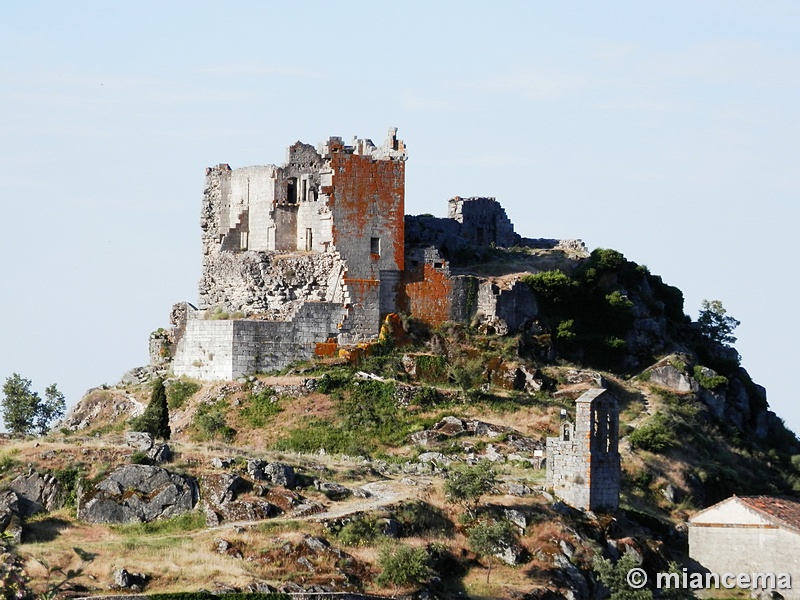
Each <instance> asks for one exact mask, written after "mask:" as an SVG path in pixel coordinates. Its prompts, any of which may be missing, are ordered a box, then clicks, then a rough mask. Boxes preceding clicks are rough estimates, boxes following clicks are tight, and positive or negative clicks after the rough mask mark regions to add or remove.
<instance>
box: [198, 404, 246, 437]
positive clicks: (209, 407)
mask: <svg viewBox="0 0 800 600" xmlns="http://www.w3.org/2000/svg"><path fill="white" fill-rule="evenodd" d="M226 409H227V406H226V404H225V401H224V400H217V401H216V402H212V403H207V404H201V405H200V406H198V407H197V412H195V414H194V419H193V420H192V426H193V427H194V429H195V432H196V434H197V437H198V438H199V439H200V440H215V439H220V440H222V441H224V442H229V441H231V440H232V439H233V438H234V436H235V435H236V430H235V429H233V428H232V427H229V426H228V421H227V418H226V414H225V413H226V412H227V411H226Z"/></svg>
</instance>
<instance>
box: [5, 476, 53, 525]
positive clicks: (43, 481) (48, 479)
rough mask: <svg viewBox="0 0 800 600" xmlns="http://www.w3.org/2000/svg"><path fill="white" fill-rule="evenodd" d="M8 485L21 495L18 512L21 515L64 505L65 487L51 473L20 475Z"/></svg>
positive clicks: (27, 515)
mask: <svg viewBox="0 0 800 600" xmlns="http://www.w3.org/2000/svg"><path fill="white" fill-rule="evenodd" d="M8 487H9V489H11V490H12V491H14V492H16V494H17V496H18V497H19V509H18V514H19V515H20V516H21V517H30V516H31V515H35V514H36V513H39V512H42V511H50V510H56V509H59V508H61V507H62V506H64V488H63V487H62V486H61V484H60V483H59V482H58V480H57V479H56V478H55V477H53V476H52V475H50V474H45V475H40V474H39V473H31V474H29V475H20V476H19V477H17V478H16V479H14V481H12V482H11V484H10V485H9V486H8Z"/></svg>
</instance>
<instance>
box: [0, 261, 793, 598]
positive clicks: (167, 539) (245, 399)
mask: <svg viewBox="0 0 800 600" xmlns="http://www.w3.org/2000/svg"><path fill="white" fill-rule="evenodd" d="M456 250H457V251H456ZM563 252H564V251H563V250H558V249H547V250H542V249H534V248H514V249H501V248H472V249H470V248H464V247H460V248H457V249H455V248H454V249H453V250H452V252H451V254H449V257H448V260H449V268H450V269H451V270H452V272H453V273H458V274H464V275H467V276H469V275H472V276H481V277H487V278H493V281H495V282H497V283H498V284H501V283H502V279H503V277H505V276H506V275H508V274H509V273H514V280H515V282H516V285H524V286H525V287H526V291H525V292H518V293H519V294H523V293H524V294H529V295H530V298H531V299H532V300H533V302H535V305H536V307H537V308H536V314H535V316H533V317H530V318H527V319H525V320H524V321H523V322H520V323H518V324H516V326H515V327H514V328H513V329H508V330H506V329H502V327H500V329H501V330H500V331H499V330H498V327H499V326H500V324H499V323H498V322H490V321H488V320H486V319H483V318H481V317H478V318H474V319H473V320H472V322H471V323H457V322H452V321H445V322H443V323H442V324H440V325H438V326H431V325H430V324H428V323H426V322H423V321H420V320H418V319H415V318H414V316H413V315H410V316H402V315H401V316H392V317H391V318H389V319H387V320H386V321H385V322H384V325H383V328H382V332H381V335H380V337H379V338H378V340H377V341H376V342H374V343H372V344H366V345H361V346H359V347H358V348H351V349H348V348H345V347H341V348H339V349H338V350H339V351H337V352H336V353H335V354H334V355H332V356H318V357H316V358H313V359H309V360H306V361H301V362H298V363H295V364H293V365H292V366H291V367H289V368H287V369H285V370H283V371H282V372H280V373H264V374H260V373H259V374H253V375H248V376H243V377H239V378H237V379H236V380H231V381H210V382H208V381H206V382H204V381H199V380H192V379H189V378H186V377H176V376H175V375H174V374H172V373H171V372H170V370H169V363H168V362H167V361H154V364H153V365H150V366H148V367H142V368H139V369H134V370H133V371H131V372H130V373H128V374H126V375H125V377H124V378H123V380H122V381H121V382H120V383H119V384H117V385H115V386H111V387H105V388H97V389H93V390H91V391H90V392H89V393H88V394H87V395H86V397H85V398H84V399H83V400H82V401H81V402H80V403H79V404H78V405H77V406H76V407H75V408H74V409H73V410H72V412H71V413H70V415H69V416H68V417H67V419H66V420H65V421H64V423H63V424H62V426H61V428H60V430H59V431H58V432H53V433H51V434H50V435H49V436H47V437H46V438H44V439H38V440H6V441H4V442H3V445H2V446H0V469H2V471H0V489H2V490H4V491H2V492H0V494H1V495H0V528H3V529H5V531H6V532H7V533H9V534H12V536H14V537H15V538H16V540H17V543H18V544H19V545H18V549H19V551H20V552H21V553H22V554H23V555H26V556H30V557H32V558H35V559H38V560H43V561H46V562H47V563H48V564H51V565H53V564H62V563H63V565H64V567H65V568H66V567H67V566H68V564H67V563H69V562H70V560H71V559H70V558H69V552H68V549H69V548H72V547H75V546H77V547H80V548H82V549H83V550H84V551H87V552H90V553H92V554H94V555H96V557H95V559H94V560H93V561H92V562H91V563H89V564H87V565H85V567H84V571H83V574H82V575H81V577H78V578H76V579H75V580H74V581H73V582H71V585H72V587H73V589H74V590H75V591H76V592H78V591H80V590H84V591H90V592H99V591H103V590H107V589H109V587H116V588H127V589H131V588H132V589H144V590H146V591H148V592H157V591H180V590H193V589H199V588H205V589H212V590H217V591H221V592H224V591H233V590H243V591H248V590H250V591H254V590H258V591H267V590H273V589H278V590H282V591H285V592H300V591H302V590H305V591H325V590H328V591H331V590H336V591H348V592H350V593H352V594H354V595H357V594H364V593H370V594H384V595H393V594H394V593H396V592H397V591H400V592H402V593H407V594H409V595H410V594H412V593H413V594H416V595H415V597H419V598H423V597H424V598H455V597H476V598H477V597H484V598H485V597H492V598H545V597H546V598H554V597H563V598H592V597H602V596H603V595H604V594H605V593H607V592H606V591H604V590H606V588H605V587H604V586H603V585H602V583H601V582H600V579H599V576H598V572H597V571H596V570H595V566H596V563H595V559H596V558H597V557H605V558H608V559H611V560H612V561H613V560H617V559H619V558H620V557H623V556H631V557H633V559H635V561H636V562H639V563H641V564H642V565H643V566H644V568H645V569H647V570H649V571H655V570H665V569H667V568H668V566H669V564H670V563H674V564H677V565H679V566H681V565H689V564H690V563H689V560H688V557H687V538H686V525H685V523H686V519H687V518H688V517H689V516H691V515H692V514H693V513H695V512H696V511H698V510H700V509H702V508H704V507H706V506H709V505H710V504H713V503H715V502H717V501H719V500H722V499H724V498H727V497H728V496H730V495H731V494H739V495H748V494H792V493H793V492H794V491H795V490H796V489H798V487H799V486H800V472H799V471H798V467H797V465H800V460H798V455H800V445H798V442H797V439H796V438H795V436H794V435H793V434H792V433H791V432H789V431H788V430H786V428H785V427H784V426H783V423H782V422H781V420H780V419H779V418H778V417H777V416H775V415H774V414H773V413H772V412H770V411H769V407H768V403H767V399H766V393H765V390H764V389H763V388H762V387H760V386H758V385H757V384H755V383H754V382H753V381H752V380H751V379H750V377H749V375H748V374H747V372H746V370H745V369H744V368H743V367H742V366H741V364H740V357H739V355H738V353H737V352H736V350H735V349H734V348H733V347H732V346H731V345H730V340H731V338H732V336H731V335H730V334H731V331H730V328H728V329H726V325H731V322H730V321H725V320H724V316H725V315H724V313H720V311H719V310H717V312H716V313H714V314H712V315H710V316H711V317H714V318H712V319H711V320H710V321H707V322H702V321H701V322H694V321H692V320H691V319H690V318H689V317H687V316H686V315H685V313H684V307H683V298H682V294H681V292H680V290H678V289H677V288H674V287H672V286H669V285H667V284H665V283H664V282H663V281H662V280H661V278H659V277H658V276H656V275H653V274H651V273H649V272H648V270H647V269H646V268H644V267H641V266H639V265H637V264H635V263H633V262H631V261H629V260H627V259H626V258H625V257H623V256H622V255H621V254H619V253H617V252H614V251H612V250H596V251H594V252H592V253H591V254H590V255H584V256H583V257H581V256H579V255H575V254H573V255H571V256H568V255H565V254H564V253H563ZM554 253H555V254H554ZM531 265H537V267H538V268H527V269H526V268H525V267H526V266H527V267H531ZM544 267H552V268H544ZM711 308H713V307H711ZM716 308H717V309H718V308H719V307H716ZM712 312H713V311H712ZM512 313H513V311H509V312H508V313H507V314H512ZM726 336H727V337H726ZM162 378H163V379H162ZM160 381H163V384H164V386H165V391H166V396H167V402H168V405H169V424H170V429H171V432H172V436H171V439H169V440H166V441H160V440H155V439H153V438H152V436H149V435H147V434H143V433H137V432H133V431H131V430H130V420H131V419H132V418H133V417H136V416H138V415H140V414H141V413H142V411H143V409H144V407H145V406H146V405H147V404H148V402H149V401H150V397H151V394H152V389H153V386H154V385H156V386H157V385H160V384H159V383H158V382H160ZM598 388H602V389H606V390H608V391H609V392H610V393H611V394H613V396H614V397H615V398H616V399H617V401H618V406H619V427H618V429H619V431H618V436H619V454H620V457H621V478H620V483H619V485H620V488H619V497H620V499H619V505H620V506H619V509H618V510H616V511H611V512H603V511H596V512H592V511H587V510H580V509H578V508H574V507H572V506H570V505H569V504H567V503H565V502H564V501H562V500H561V499H560V498H559V497H558V496H557V495H554V494H553V490H552V489H550V488H549V487H548V485H547V483H546V482H547V479H546V473H547V469H548V467H549V465H548V459H549V457H548V456H547V453H546V448H547V438H548V437H552V436H558V435H560V434H561V432H562V424H563V423H564V422H571V421H573V420H574V418H575V400H576V399H578V398H580V397H582V395H583V394H584V393H585V392H586V391H587V390H597V389H598ZM465 473H471V474H472V475H475V474H476V473H477V474H482V476H483V477H484V479H482V480H481V481H483V482H484V483H485V486H484V487H482V488H480V489H479V492H478V493H476V494H475V495H472V496H469V495H468V497H467V498H466V499H465V498H464V497H460V496H459V495H458V493H457V485H456V484H457V482H459V481H460V479H459V478H461V477H463V476H464V474H465ZM478 479H480V478H478ZM454 486H456V487H454ZM454 490H456V491H454ZM492 523H500V524H503V531H504V532H505V533H504V534H503V536H501V537H502V541H501V542H500V543H499V545H497V546H496V547H494V548H493V550H492V551H488V552H487V551H486V550H483V551H482V550H481V549H480V547H479V546H478V545H476V542H475V539H474V538H475V534H474V533H473V532H474V531H475V530H476V528H477V527H481V526H483V525H486V524H492ZM388 540H391V544H388V545H387V541H388ZM397 548H405V549H407V550H408V552H412V553H413V552H420V553H421V555H420V556H424V562H425V569H424V571H423V572H421V573H419V574H418V575H417V576H415V577H410V578H409V579H408V580H397V579H395V580H391V579H389V575H386V573H387V572H391V569H390V565H391V557H392V556H394V554H393V552H394V553H395V554H396V552H397ZM489 567H491V573H490V577H489V578H488V579H489V580H488V582H487V581H486V579H487V573H488V569H489ZM30 571H31V574H32V575H33V576H34V578H35V581H34V583H36V581H39V582H42V581H43V580H44V578H45V576H46V574H45V572H44V571H43V570H42V569H41V568H39V567H37V566H36V564H35V563H34V562H31V563H30ZM122 571H124V573H125V574H127V575H125V574H122ZM40 585H41V583H40ZM354 597H357V596H354Z"/></svg>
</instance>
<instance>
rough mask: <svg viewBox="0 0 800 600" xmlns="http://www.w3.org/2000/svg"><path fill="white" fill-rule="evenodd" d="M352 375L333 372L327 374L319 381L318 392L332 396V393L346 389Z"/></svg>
mask: <svg viewBox="0 0 800 600" xmlns="http://www.w3.org/2000/svg"><path fill="white" fill-rule="evenodd" d="M351 379H352V375H350V373H342V372H332V373H325V374H324V375H323V376H322V377H320V378H319V380H317V391H318V392H319V393H321V394H330V393H331V392H333V391H335V390H338V389H341V388H343V387H345V386H346V385H347V384H348V383H350V380H351Z"/></svg>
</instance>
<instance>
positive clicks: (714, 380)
mask: <svg viewBox="0 0 800 600" xmlns="http://www.w3.org/2000/svg"><path fill="white" fill-rule="evenodd" d="M707 372H710V373H714V375H709V374H707ZM694 378H695V379H696V380H697V383H698V384H699V385H700V387H703V388H706V389H707V390H715V389H717V388H718V387H721V386H723V385H727V384H728V378H727V377H725V376H724V375H718V374H716V373H715V372H714V371H712V370H711V369H706V368H705V367H702V366H700V365H697V366H696V367H695V368H694Z"/></svg>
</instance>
